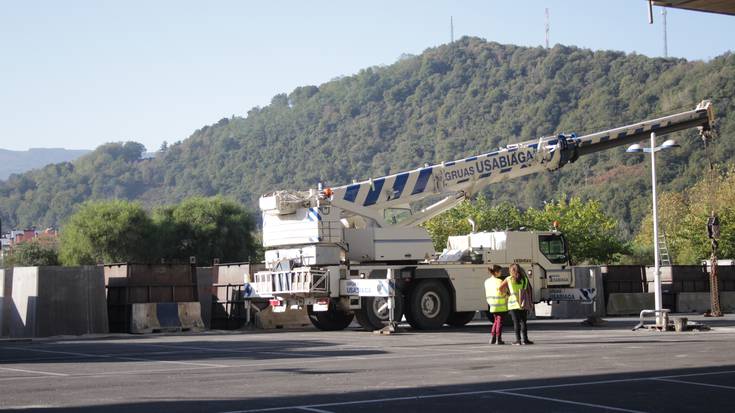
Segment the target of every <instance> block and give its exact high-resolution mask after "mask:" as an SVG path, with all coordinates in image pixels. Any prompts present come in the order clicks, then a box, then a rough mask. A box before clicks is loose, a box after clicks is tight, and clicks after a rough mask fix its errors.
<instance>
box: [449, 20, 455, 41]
mask: <svg viewBox="0 0 735 413" xmlns="http://www.w3.org/2000/svg"><path fill="white" fill-rule="evenodd" d="M449 43H454V17H453V16H449Z"/></svg>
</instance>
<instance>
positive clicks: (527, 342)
mask: <svg viewBox="0 0 735 413" xmlns="http://www.w3.org/2000/svg"><path fill="white" fill-rule="evenodd" d="M523 344H525V345H528V344H533V341H531V340H524V341H523Z"/></svg>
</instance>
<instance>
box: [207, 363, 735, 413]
mask: <svg viewBox="0 0 735 413" xmlns="http://www.w3.org/2000/svg"><path fill="white" fill-rule="evenodd" d="M733 373H735V370H727V371H719V372H708V373H693V374H682V375H679V376H661V377H635V378H630V379H618V380H598V381H590V382H579V383H563V384H548V385H544V386H526V387H516V388H512V389H499V390H478V391H466V392H456V393H440V394H430V395H416V396H402V397H389V398H384V399H366V400H351V401H347V402H335V403H315V404H307V405H292V406H281V407H268V408H263V409H251V410H234V411H228V412H222V413H255V412H277V411H282V410H293V409H301V410H303V409H304V408H311V409H313V408H321V407H336V406H350V405H357V404H373V403H386V402H396V401H406V400H423V399H435V398H444V397H460V396H475V395H480V394H504V395H509V396H518V397H526V398H531V399H539V400H548V401H555V402H559V403H567V404H575V405H580V406H587V407H595V408H600V409H608V410H614V411H621V412H633V413H643V412H641V411H639V410H630V409H623V408H618V407H612V406H605V405H599V404H592V403H583V402H575V401H571V400H564V399H554V398H550V397H543V396H535V395H530V394H522V393H518V392H519V391H523V390H541V389H554V388H563V387H574V386H588V385H597V384H611V383H626V382H635V381H648V380H663V379H669V378H676V377H696V376H708V375H714V374H733ZM684 383H686V382H684ZM692 384H701V383H692ZM713 386H714V385H713ZM724 387H727V386H724ZM727 388H728V389H732V388H731V387H727Z"/></svg>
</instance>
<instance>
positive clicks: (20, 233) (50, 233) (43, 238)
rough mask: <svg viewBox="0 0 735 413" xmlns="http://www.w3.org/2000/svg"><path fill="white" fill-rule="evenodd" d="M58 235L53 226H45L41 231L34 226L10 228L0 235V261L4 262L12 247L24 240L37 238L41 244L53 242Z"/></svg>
mask: <svg viewBox="0 0 735 413" xmlns="http://www.w3.org/2000/svg"><path fill="white" fill-rule="evenodd" d="M58 237H59V231H57V230H56V229H54V228H46V229H45V230H43V231H42V232H38V231H36V229H35V228H28V229H24V230H12V231H10V232H9V233H6V234H3V236H2V237H0V245H1V246H2V250H1V251H0V263H2V262H5V257H7V256H8V254H9V253H10V252H11V251H12V250H13V247H14V246H15V245H18V244H22V243H24V242H28V241H31V240H34V239H37V240H38V241H39V242H41V243H42V244H46V245H49V244H53V243H55V242H56V240H57V239H58Z"/></svg>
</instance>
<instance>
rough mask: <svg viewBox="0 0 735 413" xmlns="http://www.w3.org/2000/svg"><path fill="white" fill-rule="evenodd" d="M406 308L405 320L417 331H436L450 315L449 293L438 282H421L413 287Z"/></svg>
mask: <svg viewBox="0 0 735 413" xmlns="http://www.w3.org/2000/svg"><path fill="white" fill-rule="evenodd" d="M407 304H408V305H407V306H406V310H405V312H406V320H408V323H409V324H411V327H413V328H415V329H418V330H436V329H438V328H441V326H442V325H444V323H446V322H447V318H448V317H449V314H450V313H451V300H450V296H449V291H447V289H446V287H445V286H444V284H442V282H441V281H439V280H431V279H429V280H422V281H421V282H419V284H418V285H416V286H415V287H413V289H412V290H411V294H410V295H409V297H408V303H407Z"/></svg>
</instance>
